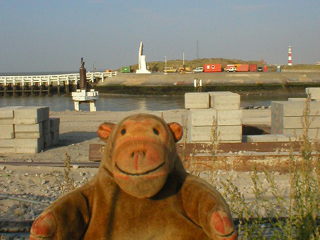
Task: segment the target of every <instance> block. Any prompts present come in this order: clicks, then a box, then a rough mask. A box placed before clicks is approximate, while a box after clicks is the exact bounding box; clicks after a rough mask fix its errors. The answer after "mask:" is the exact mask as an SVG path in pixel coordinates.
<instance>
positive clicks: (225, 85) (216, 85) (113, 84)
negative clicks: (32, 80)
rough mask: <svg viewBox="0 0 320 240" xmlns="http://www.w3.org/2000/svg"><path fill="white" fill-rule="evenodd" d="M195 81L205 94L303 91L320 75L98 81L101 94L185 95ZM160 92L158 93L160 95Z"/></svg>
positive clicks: (183, 76) (140, 76)
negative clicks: (215, 92)
mask: <svg viewBox="0 0 320 240" xmlns="http://www.w3.org/2000/svg"><path fill="white" fill-rule="evenodd" d="M194 79H198V82H199V80H200V79H201V80H202V89H200V90H202V91H226V90H228V91H234V92H257V91H267V92H270V91H271V92H272V91H273V92H275V91H286V92H288V91H296V90H300V91H303V90H304V88H305V87H320V72H319V71H317V72H311V71H299V72H280V73H277V72H261V73H260V72H236V73H225V72H221V73H184V74H179V73H171V74H163V73H152V74H135V73H120V74H118V75H117V76H115V77H112V78H107V79H106V80H105V81H104V82H99V83H98V84H97V85H96V87H95V88H96V89H97V90H98V91H99V92H101V93H128V94H135V93H137V94H165V93H168V94H183V93H184V92H187V91H194ZM158 92H159V93H158Z"/></svg>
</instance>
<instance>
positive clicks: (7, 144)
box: [0, 106, 60, 153]
mask: <svg viewBox="0 0 320 240" xmlns="http://www.w3.org/2000/svg"><path fill="white" fill-rule="evenodd" d="M59 125H60V119H59V118H49V107H18V106H13V107H3V108H0V129H1V134H0V153H38V152H40V151H42V150H44V149H46V148H49V147H51V146H53V145H55V144H57V143H58V141H59Z"/></svg>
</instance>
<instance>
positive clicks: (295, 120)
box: [279, 116, 320, 128]
mask: <svg viewBox="0 0 320 240" xmlns="http://www.w3.org/2000/svg"><path fill="white" fill-rule="evenodd" d="M307 121H308V122H309V123H310V126H309V128H320V116H310V117H308V118H307ZM302 123H304V124H305V119H304V118H303V121H302V119H301V117H283V118H282V119H280V121H279V126H280V127H281V128H303V125H302Z"/></svg>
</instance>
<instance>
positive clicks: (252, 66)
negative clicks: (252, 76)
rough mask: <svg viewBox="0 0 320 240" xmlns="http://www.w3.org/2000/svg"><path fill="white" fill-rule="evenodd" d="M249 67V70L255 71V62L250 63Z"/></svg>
mask: <svg viewBox="0 0 320 240" xmlns="http://www.w3.org/2000/svg"><path fill="white" fill-rule="evenodd" d="M249 68H250V72H256V71H257V64H250V66H249Z"/></svg>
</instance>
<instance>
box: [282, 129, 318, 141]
mask: <svg viewBox="0 0 320 240" xmlns="http://www.w3.org/2000/svg"><path fill="white" fill-rule="evenodd" d="M277 134H285V135H288V136H292V137H291V139H292V140H295V136H297V137H298V138H299V137H301V136H302V135H303V134H304V129H293V128H286V129H279V130H278V132H277ZM308 137H309V138H310V139H311V140H319V139H320V130H318V129H309V130H308Z"/></svg>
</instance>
